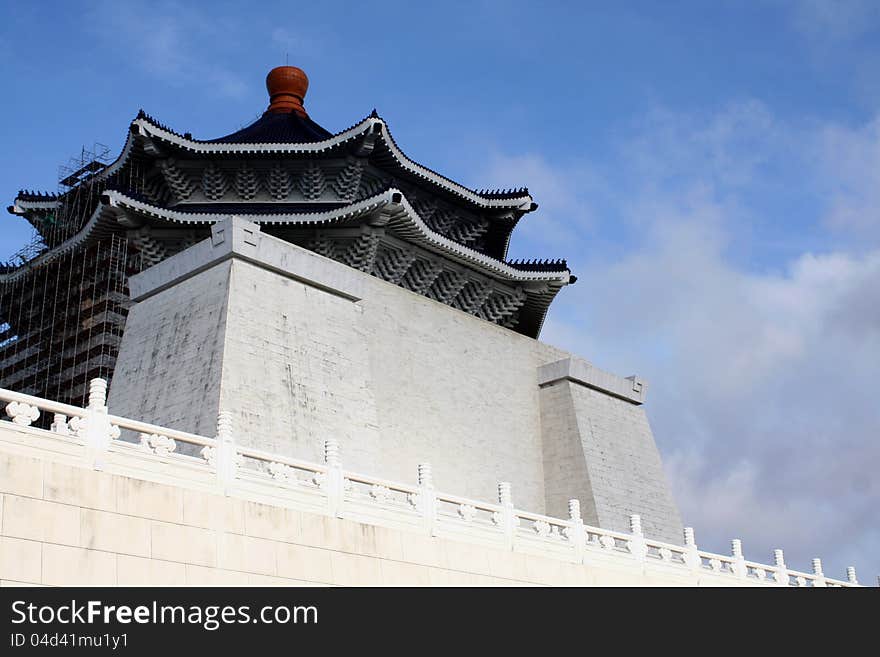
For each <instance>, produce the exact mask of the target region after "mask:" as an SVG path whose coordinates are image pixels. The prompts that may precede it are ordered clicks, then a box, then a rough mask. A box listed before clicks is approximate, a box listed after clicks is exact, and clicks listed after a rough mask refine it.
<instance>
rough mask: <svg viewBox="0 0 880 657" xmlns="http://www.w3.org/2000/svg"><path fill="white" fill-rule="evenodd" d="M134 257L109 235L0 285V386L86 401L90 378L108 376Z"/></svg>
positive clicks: (122, 242) (72, 401)
mask: <svg viewBox="0 0 880 657" xmlns="http://www.w3.org/2000/svg"><path fill="white" fill-rule="evenodd" d="M139 261H140V256H139V255H138V254H137V253H136V252H134V251H132V250H131V249H130V248H129V245H128V241H127V240H126V239H125V238H123V237H119V236H118V235H109V236H107V237H106V238H104V239H102V240H100V241H98V242H96V243H94V244H92V245H90V246H88V247H86V248H84V249H82V250H79V251H72V252H68V253H66V254H63V255H59V256H58V257H57V258H54V259H52V260H50V261H48V262H44V263H40V264H37V265H36V266H33V267H29V268H27V269H25V270H21V271H20V273H19V275H18V276H15V277H13V278H11V279H9V280H6V281H4V282H3V283H0V385H2V387H4V388H10V389H13V390H16V391H18V392H24V393H27V394H32V395H37V396H41V397H46V398H48V399H55V400H58V401H62V402H65V403H69V404H75V405H84V404H85V401H86V399H87V397H88V387H89V385H88V382H89V380H90V379H93V378H95V377H102V378H106V379H109V378H110V377H111V375H112V373H113V367H114V365H115V364H116V354H117V351H118V349H119V343H120V340H121V338H122V332H123V329H124V328H125V317H126V313H127V312H128V307H129V305H130V304H131V302H130V300H129V297H128V285H127V280H128V276H130V275H131V274H133V273H136V272H137V270H138V263H139Z"/></svg>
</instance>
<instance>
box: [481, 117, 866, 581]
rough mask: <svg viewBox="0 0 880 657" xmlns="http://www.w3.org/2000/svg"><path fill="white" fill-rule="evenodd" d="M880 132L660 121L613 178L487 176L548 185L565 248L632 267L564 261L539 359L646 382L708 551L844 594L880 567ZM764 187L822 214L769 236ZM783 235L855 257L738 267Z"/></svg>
mask: <svg viewBox="0 0 880 657" xmlns="http://www.w3.org/2000/svg"><path fill="white" fill-rule="evenodd" d="M877 125H878V124H877V123H876V122H872V123H869V124H868V125H865V126H861V127H857V128H845V127H843V126H840V125H833V124H825V125H823V126H819V127H818V129H817V126H816V125H814V124H809V125H807V124H803V125H795V124H791V123H786V122H784V121H780V120H779V119H777V118H776V117H774V116H773V115H772V114H771V113H770V112H769V111H768V110H767V108H765V107H764V106H763V105H761V104H760V103H757V102H753V101H749V102H744V103H735V104H732V105H730V106H729V107H727V108H725V109H723V110H721V111H719V112H716V113H713V114H707V115H703V116H693V115H684V114H680V113H675V112H668V111H654V112H651V113H650V114H649V115H648V116H646V117H645V118H644V121H643V122H642V124H641V127H640V128H638V129H636V131H635V133H634V136H633V137H632V138H630V139H627V140H626V141H625V142H623V143H621V144H619V147H618V149H617V152H618V156H617V157H616V158H614V159H612V160H608V161H604V162H596V161H592V160H589V159H586V160H585V161H583V162H580V163H574V164H573V163H570V162H567V163H563V164H562V165H560V166H556V165H552V164H549V163H548V162H546V161H544V160H542V159H540V158H535V157H534V156H523V155H512V156H508V157H504V156H500V155H496V156H494V157H493V158H492V160H491V162H490V163H489V165H488V166H487V170H488V175H489V176H490V177H496V178H497V177H501V176H504V175H507V176H511V177H512V179H514V180H518V179H519V177H514V176H513V174H515V173H519V172H523V173H528V174H529V176H530V179H532V180H535V181H536V182H537V185H536V186H535V190H534V191H535V194H536V196H537V198H538V200H539V202H542V203H543V206H542V207H549V209H550V211H551V217H550V226H551V227H552V228H553V230H552V235H554V236H559V237H558V238H557V237H553V241H554V242H559V241H560V240H561V239H562V238H561V236H562V235H564V234H565V232H566V230H568V231H571V230H572V224H575V225H577V224H581V226H582V227H585V228H586V229H589V230H591V231H594V232H596V233H602V232H603V231H606V232H607V230H608V227H607V225H609V224H611V225H613V226H615V230H621V231H625V234H626V240H625V242H622V243H625V244H626V247H625V248H618V249H615V250H611V251H610V252H608V253H601V252H600V253H596V252H595V251H591V250H590V249H588V248H587V249H581V251H582V252H581V253H570V252H569V253H565V251H566V250H567V249H558V250H557V251H556V252H555V253H554V254H553V255H556V254H559V255H569V256H573V257H572V258H570V261H571V260H573V261H574V266H575V269H576V273H577V274H579V275H580V280H579V281H578V283H577V284H576V285H575V286H573V287H572V288H570V289H568V290H566V291H564V292H563V294H562V295H561V296H560V299H559V301H558V302H557V304H556V305H555V308H554V310H551V314H550V318H549V321H548V325H547V327H546V330H545V339H548V340H550V341H554V342H558V343H561V346H564V347H567V348H570V349H572V350H573V351H576V352H578V353H581V354H582V355H584V356H585V357H587V358H588V359H591V360H593V361H595V362H597V363H598V364H600V365H606V366H608V367H610V368H612V369H615V370H618V371H620V372H621V373H622V374H632V373H634V372H638V373H639V374H641V375H645V376H646V377H647V378H648V379H649V380H650V381H651V382H652V388H651V390H652V392H651V398H650V399H649V414H650V416H651V418H652V421H653V423H654V428H655V433H656V435H657V439H658V442H659V443H660V445H661V448H662V450H663V452H664V454H665V458H666V463H667V468H668V470H669V472H670V478H671V480H672V483H673V487H674V489H675V492H676V494H677V499H678V501H679V503H680V506H681V507H682V511H683V514H684V517H685V520H686V521H687V522H688V523H690V524H693V525H695V526H696V527H697V528H698V531H699V532H700V535H701V536H702V540H703V541H704V542H705V543H706V544H708V545H709V546H710V547H714V548H716V549H724V548H725V544H726V541H727V539H729V538H732V537H733V536H740V537H742V538H743V539H745V542H746V546H747V550H748V551H749V552H750V554H751V555H753V556H754V557H755V558H761V559H765V558H768V555H769V551H770V550H771V549H773V548H775V547H784V548H786V549H787V552H788V554H789V558H790V560H791V562H792V563H793V564H795V565H796V566H799V567H806V565H807V563H808V559H809V558H810V557H812V556H820V554H821V556H824V557H826V559H827V561H828V562H829V565H830V566H832V567H833V568H835V571H834V572H835V573H836V574H842V569H843V567H844V566H845V565H847V564H848V561H847V560H855V564H856V565H857V566H862V567H863V568H864V569H865V570H867V569H868V568H878V567H880V564H878V563H877V561H876V559H877V557H876V555H877V554H878V553H880V535H878V527H877V523H876V516H875V515H874V514H876V509H877V508H878V506H880V484H878V482H877V479H876V476H875V473H876V472H877V471H878V469H880V441H878V440H877V434H878V430H880V409H878V407H877V405H876V403H875V401H874V392H873V387H874V381H875V379H876V371H877V354H878V353H880V311H878V310H877V308H878V304H876V303H873V302H872V301H871V300H872V299H874V298H876V296H877V290H880V231H868V232H865V231H864V230H863V228H864V227H865V226H864V225H863V224H864V223H870V224H871V225H872V226H873V225H876V221H875V219H874V218H875V217H876V216H877V212H878V210H880V195H878V194H877V192H876V189H877V188H878V184H877V183H878V180H877V173H876V172H877V171H878V170H880V129H878V128H877ZM786 167H787V168H786ZM581 172H585V173H581ZM829 172H834V174H833V175H829ZM511 177H509V178H508V179H511ZM823 180H824V182H821V183H820V181H823ZM774 181H775V182H774ZM602 184H605V185H608V186H609V187H608V188H606V189H605V190H604V191H602V190H597V186H601V185H602ZM768 185H769V186H770V187H771V189H773V188H774V187H775V186H778V188H779V189H783V188H787V187H789V186H791V185H798V186H799V187H798V189H801V190H803V192H802V194H803V195H805V196H807V197H808V198H809V201H810V202H809V203H808V204H807V205H808V206H809V207H810V208H811V210H810V211H809V213H808V214H807V215H804V216H798V217H795V218H792V217H786V218H780V217H778V216H775V215H774V216H769V217H761V212H762V210H761V207H760V203H758V204H757V207H756V201H755V199H756V198H765V197H767V194H766V192H767V189H766V188H767V186H768ZM548 193H549V194H551V195H555V196H554V197H553V198H551V199H550V200H549V203H548V202H547V201H548V199H547V196H546V194H548ZM597 199H598V200H599V201H598V203H596V200H597ZM581 204H584V205H586V207H587V209H584V208H582V207H580V206H581ZM797 207H798V208H800V207H801V206H800V205H798V206H797ZM540 212H541V211H540V210H539V213H540ZM766 212H768V213H769V210H766ZM756 217H757V221H756ZM565 218H568V219H569V223H568V224H565V225H562V224H561V222H563V221H564V219H565ZM856 218H857V219H858V221H856ZM869 218H870V219H869ZM533 221H534V223H538V221H540V220H539V219H537V218H536V219H535V220H533ZM780 221H784V222H785V228H784V229H783V230H782V232H783V234H790V235H792V236H793V238H794V236H796V234H797V233H798V232H800V231H803V230H807V229H808V228H809V229H812V228H814V227H816V226H818V227H819V228H818V230H821V227H822V226H823V225H831V224H833V225H835V226H838V228H839V230H841V231H859V238H858V240H855V239H853V240H852V241H851V242H850V244H851V245H852V246H851V247H849V246H845V244H848V243H847V242H843V244H844V246H841V244H838V245H837V246H835V247H834V248H825V249H816V250H811V251H801V252H799V253H795V255H794V256H790V255H778V257H777V258H776V259H775V260H774V261H772V262H771V263H769V264H768V263H764V265H763V266H760V267H753V266H750V264H749V259H748V258H737V257H732V254H731V251H732V249H731V245H732V244H734V243H737V242H739V243H740V247H743V246H744V247H745V248H746V250H748V246H749V243H750V240H755V241H758V240H760V235H759V234H756V233H755V232H754V231H755V230H758V231H760V229H761V228H760V227H761V225H764V226H765V227H767V228H766V229H768V230H769V229H770V228H772V224H774V223H778V222H780ZM752 222H754V223H755V224H756V225H757V226H758V228H757V229H755V228H754V227H752V228H750V223H752ZM556 223H560V225H558V226H557V225H555V224H556ZM842 224H846V226H842ZM856 224H857V225H856ZM612 234H614V233H613V232H612ZM853 235H855V232H853ZM535 239H536V240H538V241H539V242H540V240H541V235H537V236H536V237H535ZM621 239H622V238H621ZM743 242H744V244H743ZM587 243H589V240H587ZM618 247H620V245H618ZM863 574H864V575H871V574H872V573H870V571H868V572H865V573H863Z"/></svg>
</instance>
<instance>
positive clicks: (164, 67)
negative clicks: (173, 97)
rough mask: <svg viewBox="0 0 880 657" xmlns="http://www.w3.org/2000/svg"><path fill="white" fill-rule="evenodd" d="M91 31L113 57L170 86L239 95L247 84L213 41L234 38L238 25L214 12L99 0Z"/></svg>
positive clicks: (174, 4) (91, 14)
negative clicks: (108, 48)
mask: <svg viewBox="0 0 880 657" xmlns="http://www.w3.org/2000/svg"><path fill="white" fill-rule="evenodd" d="M88 25H89V26H90V29H91V31H92V33H93V35H94V36H95V38H98V39H100V40H103V41H105V42H106V43H107V45H108V46H109V47H112V48H113V52H114V59H116V60H117V61H118V59H119V58H122V59H123V61H125V62H126V63H128V64H129V65H130V66H132V67H135V68H138V69H140V70H141V71H143V72H144V73H145V74H147V75H149V76H151V77H153V78H156V79H158V80H161V81H162V82H164V83H166V84H169V85H172V86H183V85H187V86H198V87H203V88H204V89H205V91H207V92H208V93H213V94H216V95H218V96H225V97H231V98H239V97H242V96H243V95H245V93H246V92H247V85H246V84H245V82H244V81H243V79H242V78H240V77H239V76H238V75H236V74H235V73H234V72H232V71H231V70H230V68H229V67H228V62H225V61H222V60H217V59H216V55H217V53H218V52H221V53H222V51H218V49H217V48H216V43H217V42H225V43H228V44H230V45H232V44H234V43H235V41H236V37H237V35H238V34H239V32H240V30H241V27H240V26H237V25H236V24H235V23H234V22H231V21H228V20H225V19H223V18H222V17H221V16H218V15H216V14H209V13H207V12H205V11H202V10H200V9H197V8H195V7H192V6H190V5H186V4H182V3H179V2H173V1H169V0H164V1H159V2H154V3H152V4H151V5H150V7H149V10H148V11H144V7H143V6H141V5H137V4H129V3H123V2H110V1H109V0H98V1H96V2H94V3H92V5H91V7H90V11H89V12H88Z"/></svg>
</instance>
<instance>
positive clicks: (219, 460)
mask: <svg viewBox="0 0 880 657" xmlns="http://www.w3.org/2000/svg"><path fill="white" fill-rule="evenodd" d="M216 441H217V446H216V449H217V452H216V454H215V456H214V460H215V462H214V464H215V466H216V468H217V484H218V485H219V486H220V488H221V489H222V490H223V493H224V495H228V494H229V487H230V486H231V485H232V483H233V482H234V481H235V477H236V471H237V469H238V453H237V451H236V449H235V431H234V428H233V422H232V413H230V412H229V411H220V413H219V414H218V415H217V436H216Z"/></svg>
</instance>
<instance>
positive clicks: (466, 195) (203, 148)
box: [111, 115, 534, 213]
mask: <svg viewBox="0 0 880 657" xmlns="http://www.w3.org/2000/svg"><path fill="white" fill-rule="evenodd" d="M135 126H136V130H137V132H135ZM373 126H380V128H379V135H380V136H381V138H382V140H383V141H384V142H385V144H386V146H387V147H388V149H389V151H390V152H391V153H392V155H393V157H394V159H395V160H396V161H397V163H398V164H399V165H400V166H401V167H402V168H404V169H405V170H407V171H408V172H409V173H411V174H413V175H415V176H416V177H418V178H421V179H423V180H426V181H428V182H430V183H433V184H434V185H436V186H438V187H441V188H443V189H444V190H446V191H447V192H449V193H451V194H453V195H455V196H458V197H460V198H462V199H464V200H466V201H469V202H470V203H472V204H474V205H476V206H478V207H482V208H485V209H512V210H519V211H521V212H523V213H526V212H530V211H531V210H532V209H533V205H534V199H533V198H532V196H531V194H529V193H528V191H527V190H525V189H524V190H523V191H522V193H507V192H485V193H483V192H475V191H473V190H471V189H468V188H467V187H465V186H464V185H461V184H459V183H457V182H455V181H454V180H451V179H449V178H447V177H446V176H444V175H442V174H440V173H437V172H436V171H434V170H432V169H430V168H428V167H426V166H424V165H422V164H419V163H418V162H415V161H414V160H411V159H410V158H409V157H407V156H406V154H405V153H404V152H403V151H402V150H401V149H400V147H399V146H398V145H397V143H396V141H395V140H394V138H393V136H392V135H391V132H390V131H389V129H388V125H387V123H386V122H385V121H384V120H383V119H382V118H381V117H379V116H372V115H371V116H368V117H367V118H365V119H364V120H362V121H360V122H359V123H356V124H355V125H353V126H352V127H350V128H348V129H346V130H343V131H341V132H338V133H336V134H334V135H332V136H331V137H329V138H327V139H324V140H321V141H316V142H302V143H281V142H272V143H225V142H219V143H218V142H207V141H199V140H196V139H192V138H188V137H186V136H184V135H181V134H180V133H178V132H175V131H173V130H171V129H169V128H167V127H166V126H163V125H161V124H159V123H157V122H156V121H154V120H153V119H151V118H150V117H148V116H147V115H139V116H138V118H136V119H135V120H134V121H133V122H132V128H133V130H132V134H143V135H144V136H150V137H155V138H157V139H160V140H161V141H164V142H166V143H168V144H171V145H173V146H176V147H178V148H181V149H183V150H185V151H189V152H192V153H198V154H207V155H209V154H217V155H226V154H244V155H248V154H271V155H277V154H307V153H323V152H327V151H329V150H331V149H334V148H336V147H338V146H340V145H342V144H345V143H348V142H351V141H353V140H355V139H357V138H359V137H361V136H364V135H366V134H369V133H370V132H371V131H372V130H374V127H373ZM111 166H112V165H111Z"/></svg>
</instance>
